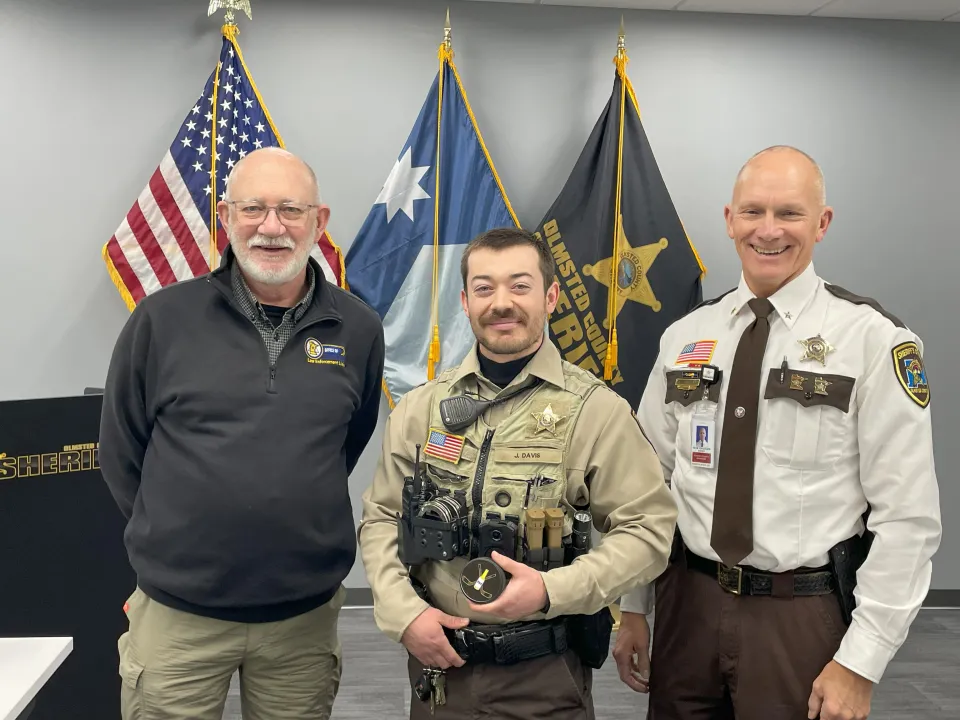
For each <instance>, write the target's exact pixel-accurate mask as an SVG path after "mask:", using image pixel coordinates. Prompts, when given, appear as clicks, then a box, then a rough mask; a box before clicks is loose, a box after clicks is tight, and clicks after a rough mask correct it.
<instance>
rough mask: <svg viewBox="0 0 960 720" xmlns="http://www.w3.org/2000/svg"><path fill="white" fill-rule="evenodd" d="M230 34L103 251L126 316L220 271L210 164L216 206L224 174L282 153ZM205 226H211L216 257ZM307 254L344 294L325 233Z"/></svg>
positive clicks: (222, 235) (335, 253)
mask: <svg viewBox="0 0 960 720" xmlns="http://www.w3.org/2000/svg"><path fill="white" fill-rule="evenodd" d="M236 34H237V28H236V26H235V25H225V26H224V28H223V46H222V49H221V51H220V62H219V64H218V66H217V67H216V68H215V69H214V71H213V72H212V73H211V74H210V77H209V78H208V79H207V84H206V86H205V87H204V88H203V94H202V95H201V96H200V98H199V99H198V100H197V102H196V104H195V105H194V106H193V108H191V109H190V110H189V111H188V112H187V117H186V119H184V121H183V124H182V125H181V127H180V130H179V131H178V132H177V136H176V138H174V140H173V142H172V143H171V144H170V148H169V149H168V150H167V152H166V153H165V154H164V156H163V158H162V159H161V160H160V164H159V166H158V167H157V169H156V170H155V171H154V173H153V176H152V177H151V178H150V181H149V182H148V183H147V186H146V187H145V188H144V189H143V191H142V192H141V193H140V197H138V198H137V201H136V202H135V203H134V204H133V207H131V208H130V211H129V212H128V213H127V215H126V217H125V218H124V219H123V222H121V223H120V227H118V228H117V231H116V232H115V233H114V235H113V237H112V238H110V240H109V241H108V242H107V243H106V245H104V246H103V252H102V254H103V259H104V262H105V263H106V265H107V271H108V272H109V274H110V278H111V279H112V280H113V282H114V284H115V285H116V286H117V290H119V291H120V295H121V297H123V300H124V302H125V303H126V305H127V307H128V308H129V309H130V310H133V308H134V307H135V306H136V304H137V303H138V302H140V300H142V299H143V298H144V297H146V296H147V295H149V294H150V293H152V292H155V291H156V290H159V289H160V288H162V287H166V286H167V285H171V284H173V283H175V282H179V281H181V280H187V279H190V278H193V277H197V276H199V275H203V274H205V273H207V272H209V271H210V269H211V268H215V267H216V266H217V265H218V264H219V262H220V253H221V252H222V251H223V250H224V248H225V247H226V245H227V243H228V240H227V236H226V232H225V231H224V229H223V226H222V225H220V223H219V221H218V220H216V219H215V217H216V216H215V207H216V202H215V201H214V200H213V198H212V197H211V195H212V192H213V191H212V189H211V187H210V185H211V183H210V176H211V159H212V161H213V163H214V170H215V172H216V193H217V199H218V200H219V199H221V198H222V197H223V191H224V184H225V182H226V179H227V175H229V173H230V170H231V169H232V168H233V166H234V165H236V163H237V161H238V160H239V159H240V158H242V157H243V156H244V155H246V154H247V153H249V152H252V151H253V150H256V149H259V148H263V147H283V140H282V139H281V138H280V134H279V133H278V132H277V129H276V127H275V126H274V124H273V120H272V119H271V118H270V113H269V112H267V108H266V107H265V106H264V104H263V100H262V98H261V96H260V93H259V91H258V90H257V87H256V85H255V84H254V82H253V78H252V77H251V76H250V73H249V71H248V70H247V66H246V63H244V61H243V56H242V55H241V53H240V46H239V45H238V44H237V42H236ZM211 221H212V222H215V223H216V225H215V227H216V238H217V246H216V249H215V250H214V248H212V247H211V245H212V243H211V241H210V238H211V232H210V227H211ZM211 255H213V262H212V263H211V262H210V256H211ZM312 255H313V256H314V257H315V258H316V259H317V261H318V262H319V263H320V266H321V267H322V268H323V271H324V274H325V275H326V277H327V280H329V281H330V282H332V283H335V284H336V285H339V286H340V287H344V270H343V255H342V253H341V251H340V248H338V247H337V246H336V244H334V242H333V240H332V239H331V238H330V236H329V235H328V234H327V233H326V232H324V233H323V235H321V236H320V240H319V242H318V243H317V247H315V248H314V250H313V252H312Z"/></svg>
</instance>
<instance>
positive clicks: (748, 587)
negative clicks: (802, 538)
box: [684, 548, 834, 595]
mask: <svg viewBox="0 0 960 720" xmlns="http://www.w3.org/2000/svg"><path fill="white" fill-rule="evenodd" d="M684 550H685V551H686V557H687V567H688V568H691V569H692V570H698V571H700V572H702V573H705V574H707V575H710V576H711V577H714V578H716V580H717V583H719V585H720V587H722V588H723V589H724V590H726V591H727V592H729V593H733V594H734V595H781V594H783V591H784V590H785V591H786V593H785V594H787V595H829V594H830V593H832V592H833V590H834V582H833V573H831V572H830V570H829V568H827V567H823V568H809V569H806V568H805V569H802V570H794V571H793V581H792V582H791V581H790V578H789V573H772V572H765V571H763V570H757V569H756V568H751V567H745V566H740V565H734V566H733V567H730V566H728V565H724V564H723V563H719V562H716V561H715V560H707V559H706V558H702V557H700V556H699V555H694V554H693V553H692V552H690V551H689V550H687V549H686V548H684ZM781 578H782V580H781ZM783 585H785V587H782V586H783ZM791 588H792V590H791Z"/></svg>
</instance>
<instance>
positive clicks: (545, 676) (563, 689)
mask: <svg viewBox="0 0 960 720" xmlns="http://www.w3.org/2000/svg"><path fill="white" fill-rule="evenodd" d="M422 671H423V665H421V664H420V661H419V660H417V659H416V658H415V657H413V656H412V655H410V654H409V653H408V654H407V673H408V675H409V677H410V687H411V693H410V720H476V718H483V719H484V720H532V719H533V718H550V720H595V717H596V715H595V714H594V709H593V670H592V669H590V668H589V667H587V666H585V665H584V664H583V663H581V662H580V658H579V657H577V654H576V653H574V652H573V651H572V650H568V651H567V652H566V653H565V654H563V655H546V656H544V657H541V658H536V659H534V660H525V661H523V662H519V663H516V664H515V665H486V664H479V665H470V664H467V665H464V666H463V667H459V668H450V669H449V670H447V672H446V694H447V702H446V704H444V705H439V706H436V707H435V708H434V711H433V713H432V714H431V712H430V701H429V700H428V701H426V702H424V701H423V700H421V699H420V698H419V697H417V694H416V692H414V691H413V690H412V688H413V686H414V685H415V684H416V682H417V679H418V678H419V677H420V673H421V672H422Z"/></svg>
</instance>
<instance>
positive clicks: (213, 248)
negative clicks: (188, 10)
mask: <svg viewBox="0 0 960 720" xmlns="http://www.w3.org/2000/svg"><path fill="white" fill-rule="evenodd" d="M218 10H224V11H225V12H224V15H223V26H222V27H221V28H220V32H221V34H222V35H223V36H224V37H226V38H228V39H230V40H232V41H236V37H237V34H238V33H239V32H240V28H238V27H237V23H236V20H235V18H234V15H233V12H234V10H241V11H243V13H244V14H245V15H246V16H247V19H248V20H253V11H252V10H251V8H250V0H210V5H209V6H208V7H207V17H210V16H211V15H213V14H214V13H215V12H217V11H218ZM219 88H220V61H219V60H217V69H216V71H215V72H214V75H213V97H212V99H211V108H210V113H211V115H213V118H212V119H211V120H210V256H209V258H208V260H209V262H208V265H209V266H210V269H211V270H214V269H215V268H216V267H217V199H218V198H217V95H218V90H219Z"/></svg>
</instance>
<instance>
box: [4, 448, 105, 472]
mask: <svg viewBox="0 0 960 720" xmlns="http://www.w3.org/2000/svg"><path fill="white" fill-rule="evenodd" d="M73 448H82V449H79V450H75V449H73ZM99 454H100V450H99V448H98V446H97V444H96V443H86V444H83V445H66V446H64V449H63V451H62V452H53V453H39V454H33V455H7V454H6V453H0V481H3V480H14V479H16V478H28V477H37V476H40V475H59V474H64V473H72V472H83V471H86V470H99V469H100V462H99V459H100V458H99Z"/></svg>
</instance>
